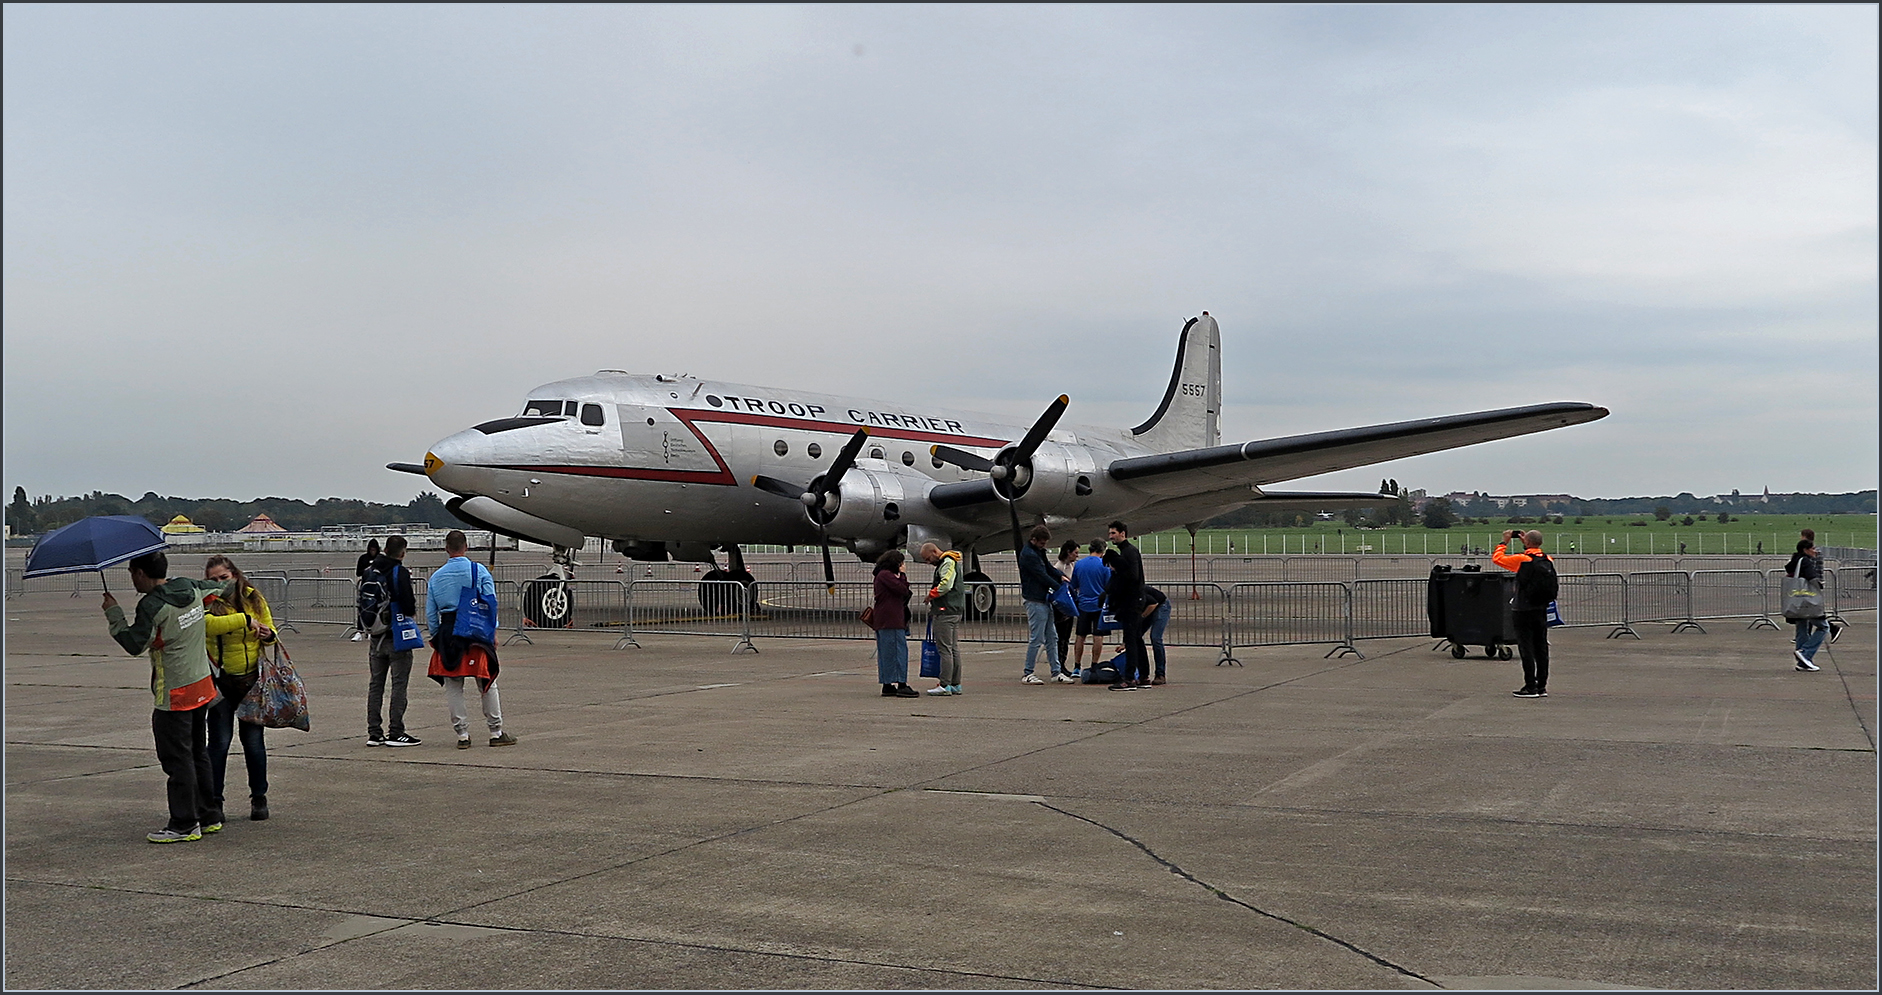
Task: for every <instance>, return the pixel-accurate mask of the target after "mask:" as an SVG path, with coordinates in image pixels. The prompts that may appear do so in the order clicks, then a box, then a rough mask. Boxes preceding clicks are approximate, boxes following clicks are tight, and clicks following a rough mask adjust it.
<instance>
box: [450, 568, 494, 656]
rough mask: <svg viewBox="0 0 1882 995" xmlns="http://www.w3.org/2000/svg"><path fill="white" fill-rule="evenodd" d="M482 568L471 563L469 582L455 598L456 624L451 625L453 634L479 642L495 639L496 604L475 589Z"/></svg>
mask: <svg viewBox="0 0 1882 995" xmlns="http://www.w3.org/2000/svg"><path fill="white" fill-rule="evenodd" d="M482 572H484V568H483V567H482V566H481V565H479V564H477V563H475V562H473V563H471V582H470V583H469V584H466V585H464V593H463V594H460V595H458V599H457V624H456V625H454V626H452V627H451V633H452V634H453V635H457V636H462V637H464V638H465V639H469V640H472V641H473V642H480V643H495V642H496V641H497V606H496V605H495V604H494V603H492V601H491V600H490V599H489V598H486V597H484V596H483V594H482V592H480V591H478V590H477V578H478V576H479V574H480V573H482Z"/></svg>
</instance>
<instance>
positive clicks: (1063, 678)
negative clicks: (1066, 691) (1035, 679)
mask: <svg viewBox="0 0 1882 995" xmlns="http://www.w3.org/2000/svg"><path fill="white" fill-rule="evenodd" d="M1052 679H1053V680H1055V681H1057V682H1059V683H1060V684H1076V683H1078V682H1077V681H1076V680H1075V679H1073V677H1072V675H1070V674H1068V673H1066V672H1065V671H1063V670H1061V671H1059V672H1058V673H1056V674H1053V675H1052Z"/></svg>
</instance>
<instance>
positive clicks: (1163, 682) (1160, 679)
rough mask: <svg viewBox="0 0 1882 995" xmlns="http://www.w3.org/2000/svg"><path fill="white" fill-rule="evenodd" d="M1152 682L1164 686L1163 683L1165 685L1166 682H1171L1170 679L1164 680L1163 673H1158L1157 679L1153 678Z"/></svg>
mask: <svg viewBox="0 0 1882 995" xmlns="http://www.w3.org/2000/svg"><path fill="white" fill-rule="evenodd" d="M1150 683H1152V684H1155V685H1158V686H1162V685H1164V684H1168V683H1170V682H1169V681H1166V680H1164V679H1163V675H1162V674H1158V675H1157V676H1156V679H1155V680H1152V681H1151V682H1150Z"/></svg>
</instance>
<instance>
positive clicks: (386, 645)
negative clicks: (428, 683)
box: [362, 536, 419, 746]
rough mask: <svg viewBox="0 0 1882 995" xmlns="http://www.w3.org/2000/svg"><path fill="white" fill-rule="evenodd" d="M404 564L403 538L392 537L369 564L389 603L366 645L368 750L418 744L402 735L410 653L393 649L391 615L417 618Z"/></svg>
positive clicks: (410, 671)
mask: <svg viewBox="0 0 1882 995" xmlns="http://www.w3.org/2000/svg"><path fill="white" fill-rule="evenodd" d="M404 561H405V537H404V536H393V537H392V538H390V539H387V540H386V551H385V553H384V554H383V555H381V556H380V557H379V558H378V559H375V560H373V562H372V570H373V572H374V573H376V574H378V575H379V576H380V577H383V578H385V581H386V587H387V594H388V598H389V600H388V603H387V604H386V606H385V607H383V608H381V609H380V610H379V617H378V618H375V619H373V620H372V622H371V624H370V625H369V627H368V629H369V631H370V632H371V634H372V642H370V643H367V644H366V645H367V647H368V649H367V653H366V674H367V677H366V745H367V746H417V745H418V744H419V740H418V737H416V736H413V735H410V734H409V733H407V732H406V731H405V701H406V694H405V689H406V685H407V684H408V683H409V682H410V681H411V677H412V651H411V650H395V649H393V648H392V624H391V623H392V619H391V614H392V611H393V610H396V611H397V612H398V613H399V614H401V615H404V616H405V617H406V618H416V617H417V616H418V599H417V597H416V596H415V595H414V594H413V593H412V572H411V571H410V570H407V569H406V568H405V562H404ZM362 576H363V575H362ZM387 677H390V678H391V679H392V700H391V701H390V702H386V705H387V708H386V720H387V721H386V723H385V724H384V725H383V726H382V725H381V724H380V721H379V705H380V703H381V702H382V701H384V699H385V692H386V678H387Z"/></svg>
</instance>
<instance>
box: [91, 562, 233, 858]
mask: <svg viewBox="0 0 1882 995" xmlns="http://www.w3.org/2000/svg"><path fill="white" fill-rule="evenodd" d="M128 566H129V568H130V574H131V586H132V587H133V588H136V589H137V593H138V594H141V595H143V597H141V598H139V599H138V600H137V619H136V621H131V622H127V621H125V618H124V609H123V608H121V607H119V606H118V599H116V598H114V597H112V596H111V592H109V591H106V592H105V600H104V611H105V624H106V626H108V627H109V629H110V631H111V638H113V639H116V640H117V641H118V645H119V646H122V647H124V651H125V652H126V653H129V654H131V655H132V656H136V655H137V654H139V653H149V654H150V694H151V697H152V698H153V699H155V705H156V707H155V708H154V709H152V711H151V713H150V731H151V736H152V738H154V739H155V740H156V745H157V762H158V764H160V765H161V766H162V767H163V773H164V776H165V777H166V778H167V779H168V783H167V785H166V788H165V792H166V794H167V795H168V797H169V802H170V821H169V823H168V824H167V825H165V826H164V828H162V829H160V830H158V831H156V832H154V833H151V834H150V835H148V836H146V837H145V839H148V840H150V841H151V842H152V843H182V842H187V841H191V840H199V839H202V838H203V834H204V833H215V832H220V831H221V830H222V813H221V812H220V811H219V810H217V809H216V805H215V800H214V798H213V797H212V796H211V794H210V792H211V791H212V790H213V789H214V786H215V777H214V774H213V773H212V772H211V771H210V769H209V721H208V720H209V705H210V704H211V703H212V702H214V701H215V700H216V680H215V677H214V676H213V675H212V672H211V671H210V669H209V651H208V650H207V649H206V648H205V646H204V642H205V639H204V633H205V628H206V627H205V626H204V625H203V618H204V616H205V614H206V613H205V612H204V611H203V604H202V601H201V598H202V596H203V595H204V594H211V593H213V594H222V593H223V592H224V589H225V585H222V584H218V583H214V582H211V581H194V580H190V579H189V578H187V577H176V578H171V577H170V561H169V559H168V558H166V557H165V556H164V555H163V553H162V551H158V552H154V553H145V554H144V555H142V556H140V557H137V558H136V559H134V560H132V561H131V562H130V563H129V564H128Z"/></svg>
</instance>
